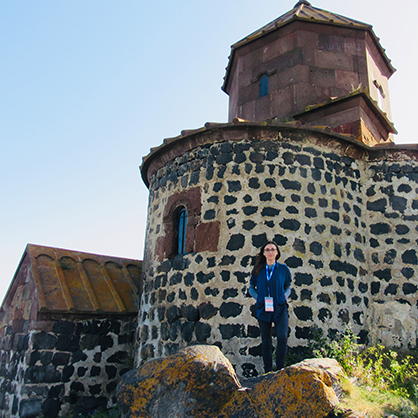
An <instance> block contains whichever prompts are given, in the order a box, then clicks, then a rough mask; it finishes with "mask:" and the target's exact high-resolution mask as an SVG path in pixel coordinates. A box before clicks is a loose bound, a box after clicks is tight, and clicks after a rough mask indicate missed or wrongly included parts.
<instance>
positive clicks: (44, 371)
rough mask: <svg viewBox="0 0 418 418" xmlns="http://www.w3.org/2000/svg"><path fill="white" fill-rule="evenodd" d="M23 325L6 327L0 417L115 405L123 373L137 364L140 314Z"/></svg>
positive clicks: (0, 342) (0, 343)
mask: <svg viewBox="0 0 418 418" xmlns="http://www.w3.org/2000/svg"><path fill="white" fill-rule="evenodd" d="M21 325H22V326H21V327H20V329H19V328H18V327H17V326H16V325H15V324H12V325H9V326H6V327H4V328H2V330H1V336H0V364H1V368H0V417H4V418H6V417H7V418H10V417H20V418H27V417H34V416H40V415H42V414H43V415H45V416H47V417H49V418H54V417H57V416H58V414H62V413H64V412H65V411H72V412H74V414H75V415H76V414H78V413H83V414H84V413H88V412H92V411H94V410H95V409H97V408H101V407H110V406H112V405H114V403H115V398H114V397H115V390H116V385H117V383H118V381H119V379H120V376H122V374H123V373H125V372H126V371H128V370H130V369H131V368H132V363H133V339H134V331H135V327H136V317H134V316H130V317H126V316H125V317H123V318H118V317H115V318H109V317H108V318H102V319H100V318H97V319H92V318H82V317H79V318H76V317H70V316H68V315H67V316H62V317H55V318H51V319H47V318H44V320H42V321H38V323H37V324H35V326H34V327H33V329H31V330H29V331H28V326H29V324H28V323H26V324H25V323H23V324H21ZM31 325H32V326H33V325H34V324H31ZM77 416H78V415H77Z"/></svg>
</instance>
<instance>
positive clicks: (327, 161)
mask: <svg viewBox="0 0 418 418" xmlns="http://www.w3.org/2000/svg"><path fill="white" fill-rule="evenodd" d="M241 125H242V126H237V127H231V125H229V126H226V125H224V126H225V127H224V128H219V127H217V129H210V127H209V128H208V129H206V130H201V131H199V132H197V133H185V135H183V137H179V138H177V139H175V140H170V142H169V143H168V142H166V143H165V144H164V145H163V146H162V147H160V149H158V153H156V152H155V151H154V153H155V157H154V160H153V154H152V153H151V155H150V156H149V157H148V160H146V164H147V166H146V167H145V168H146V169H147V170H148V171H149V172H148V173H145V175H147V174H148V179H149V182H150V187H149V188H150V200H149V213H148V223H147V237H146V244H145V257H144V270H143V271H144V292H143V295H142V302H141V311H140V322H139V328H138V340H139V352H138V363H140V362H141V361H143V360H146V359H148V358H152V357H156V356H161V355H163V356H164V355H168V354H170V353H172V352H173V351H175V350H176V349H177V348H179V347H184V346H186V345H189V344H193V343H209V344H215V345H218V346H219V347H220V348H221V349H222V352H223V353H225V354H226V355H227V357H228V358H229V359H230V360H231V362H232V364H233V365H234V366H235V367H236V369H237V373H238V374H239V375H245V376H251V375H256V374H257V373H260V372H261V370H262V369H261V358H260V336H259V331H258V326H257V321H256V320H255V318H254V316H253V308H252V305H253V300H252V299H251V298H250V297H249V295H248V293H247V289H248V283H249V278H250V272H251V268H252V263H253V257H254V256H255V254H256V253H257V249H258V248H259V247H260V246H261V245H263V244H264V243H265V242H266V240H270V239H274V240H275V241H276V242H277V243H278V245H279V246H280V248H281V252H282V257H281V259H280V261H281V262H284V263H286V264H287V265H288V266H289V267H290V269H291V272H292V276H293V291H292V294H291V301H290V328H291V331H290V338H289V345H290V346H291V347H293V348H296V347H299V346H305V345H306V344H307V342H308V340H309V338H310V335H311V330H312V327H313V326H319V327H321V328H323V329H324V330H325V331H326V332H327V333H328V334H329V335H330V336H332V335H334V334H335V333H336V332H337V331H341V330H344V327H345V326H348V325H351V326H352V327H353V330H354V332H355V333H356V334H358V335H359V337H360V339H361V341H362V342H377V341H384V342H391V345H397V346H403V347H405V346H407V345H415V336H416V324H417V311H416V309H417V308H416V304H417V297H416V292H415V291H416V285H417V281H416V279H415V277H416V275H415V273H416V270H417V256H416V251H415V246H416V242H417V241H416V240H417V238H418V232H417V219H418V205H417V202H418V200H417V176H418V164H417V162H416V158H417V153H416V151H410V152H404V153H401V152H395V151H391V150H390V149H389V148H388V149H387V150H386V151H381V152H379V153H378V152H373V151H372V149H371V148H368V147H366V146H364V145H362V144H360V143H356V142H355V141H352V140H349V139H345V138H344V137H343V136H341V135H337V134H331V133H326V132H325V131H320V130H315V129H312V130H306V129H287V128H283V127H282V128H280V127H277V128H273V127H263V126H262V125H257V124H250V123H248V124H241ZM244 125H245V126H244ZM264 125H265V124H264ZM380 149H382V148H380ZM165 150H167V153H166V154H165V153H164V152H165ZM150 161H151V162H150ZM149 167H151V168H152V170H151V169H150V168H149ZM151 171H152V172H151ZM143 175H144V171H143ZM145 178H147V177H146V176H145ZM192 189H193V190H197V191H198V193H197V192H193V193H192V194H193V195H194V196H199V199H200V201H199V202H198V203H197V202H189V203H188V204H189V207H193V208H199V211H200V213H196V211H195V212H194V213H193V222H192V223H190V224H188V232H187V234H188V237H187V240H188V242H189V253H188V254H186V255H184V256H175V257H170V256H168V254H167V253H165V252H164V250H163V248H162V246H161V245H160V243H161V240H164V239H166V237H167V235H170V234H171V233H172V231H170V230H168V228H169V227H170V226H169V223H167V221H166V218H165V215H164V214H165V213H168V212H170V210H171V209H172V208H171V205H173V202H172V201H173V199H172V196H182V199H180V202H179V204H182V205H184V206H186V207H187V205H186V204H185V195H186V192H187V191H190V190H192ZM186 200H187V199H186ZM168 206H170V207H168ZM215 223H219V227H218V228H217V230H218V231H219V234H218V236H217V237H216V242H215V243H213V242H212V243H211V248H210V250H203V251H201V250H199V249H201V247H202V245H201V243H200V241H201V239H200V238H199V234H198V230H199V228H200V227H201V225H208V224H215ZM211 238H213V237H212V236H211ZM389 302H390V303H389ZM388 306H390V308H389V310H387V307H388ZM383 307H385V308H383ZM382 308H383V309H382ZM395 311H396V315H394V316H393V313H394V312H395ZM377 327H378V328H377Z"/></svg>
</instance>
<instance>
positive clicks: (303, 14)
mask: <svg viewBox="0 0 418 418" xmlns="http://www.w3.org/2000/svg"><path fill="white" fill-rule="evenodd" d="M296 20H299V21H305V22H311V23H319V24H326V25H332V26H342V27H347V28H350V29H359V30H364V31H368V32H369V33H370V34H371V36H372V39H373V41H374V42H375V44H376V46H377V48H378V49H379V51H380V53H381V54H382V57H383V59H384V60H385V62H386V65H387V66H388V67H389V69H390V70H391V72H392V73H393V72H395V71H396V70H395V68H394V67H393V66H392V64H391V63H390V59H389V58H388V57H387V56H386V53H385V49H384V48H383V47H382V46H381V45H380V42H379V38H378V37H377V36H376V35H375V33H374V32H373V26H372V25H369V24H367V23H363V22H360V21H358V20H354V19H350V18H348V17H345V16H341V15H338V14H336V13H332V12H329V11H327V10H322V9H318V8H316V7H313V6H312V5H311V3H309V2H308V1H307V0H300V1H298V2H297V3H296V4H295V6H294V7H293V9H291V10H289V11H288V12H287V13H285V14H284V15H282V16H280V17H278V18H277V19H275V20H273V21H272V22H270V23H268V24H267V25H265V26H263V27H262V28H260V29H258V30H256V31H255V32H253V33H251V34H250V35H248V36H246V37H245V38H243V39H241V40H240V41H238V42H236V43H235V44H233V45H232V46H231V55H230V57H229V62H228V66H227V67H226V74H225V77H224V84H223V86H222V90H224V91H226V85H227V82H228V78H229V71H230V69H231V65H232V62H233V58H234V54H235V50H236V49H238V48H240V47H242V46H244V45H246V44H248V43H250V42H252V41H254V40H256V39H258V38H261V37H262V36H265V35H267V34H269V33H270V32H273V31H275V30H276V29H279V28H280V27H283V26H285V25H287V24H289V23H292V22H294V21H296Z"/></svg>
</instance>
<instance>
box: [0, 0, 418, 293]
mask: <svg viewBox="0 0 418 418" xmlns="http://www.w3.org/2000/svg"><path fill="white" fill-rule="evenodd" d="M296 2H297V0H291V1H287V0H282V1H280V0H259V1H257V2H255V1H249V0H240V1H238V0H228V1H226V2H225V1H219V0H212V1H196V0H194V1H191V0H182V1H179V2H173V1H165V0H163V1H161V0H157V1H155V2H145V1H143V0H121V1H115V0H113V1H109V0H71V1H69V0H60V1H56V0H37V1H35V0H3V1H2V2H0V57H1V59H0V145H1V148H0V198H1V205H0V238H1V239H0V300H2V299H3V296H4V294H5V292H6V290H7V288H8V286H9V283H10V282H11V280H12V278H13V275H14V272H15V270H16V268H17V266H18V264H19V261H20V258H21V256H22V254H23V251H24V249H25V246H26V244H28V243H32V244H39V245H46V246H54V247H60V248H67V249H73V250H79V251H85V252H92V253H98V254H107V255H114V256H120V257H126V258H138V259H142V256H143V243H144V229H145V222H146V211H147V201H148V194H147V189H146V187H145V186H144V184H143V182H142V180H141V177H140V173H139V166H140V164H141V161H142V157H143V156H145V155H146V154H148V152H149V149H150V148H151V147H154V146H157V145H159V144H161V142H162V140H163V139H164V138H166V137H173V136H177V135H179V134H180V131H181V130H182V129H191V128H198V127H201V126H203V125H204V124H205V123H206V122H208V121H211V122H226V121H227V117H228V97H227V96H226V94H225V93H223V92H222V91H221V89H220V87H221V85H222V82H223V76H224V74H225V67H226V65H227V62H228V61H227V59H228V55H229V52H230V45H231V44H233V43H235V42H237V41H238V40H240V39H242V38H243V37H245V36H246V35H248V34H249V33H251V32H253V31H254V30H256V29H258V28H259V27H261V26H263V25H264V24H266V23H268V22H270V21H271V20H273V19H275V18H277V17H278V16H280V15H282V14H283V13H285V12H286V11H288V10H290V9H291V8H292V7H293V6H294V4H295V3H296ZM311 3H312V5H313V6H315V7H318V8H322V9H326V10H330V11H333V12H335V13H339V14H342V15H345V16H348V17H351V18H354V19H357V20H360V21H363V22H366V23H370V24H372V25H373V27H374V31H375V33H376V34H377V36H378V37H380V38H381V43H382V45H383V47H384V48H385V49H386V52H387V55H388V56H389V58H390V59H391V60H392V64H393V65H394V66H395V67H396V68H397V69H398V71H397V72H396V73H395V75H394V76H393V77H392V78H391V80H390V97H391V103H392V117H393V120H394V123H395V126H396V128H397V130H398V131H399V135H397V136H396V137H395V142H397V143H418V138H417V137H416V133H415V132H416V130H415V129H414V123H413V121H414V119H415V118H416V116H415V106H414V105H413V103H414V102H415V100H416V98H417V97H418V83H417V82H416V75H415V73H416V68H417V66H418V59H417V57H416V55H417V54H416V50H417V47H416V45H418V31H415V30H413V29H414V28H415V26H416V16H417V15H418V4H417V2H413V1H409V2H406V3H405V2H403V3H402V4H399V7H400V9H399V12H398V11H397V10H396V9H394V4H393V2H392V1H390V2H389V0H367V2H366V1H364V0H361V1H360V0H351V1H350V2H347V1H343V0H339V1H336V0H333V1H331V0H316V1H315V0H314V1H312V2H311ZM395 6H396V4H395ZM411 104H412V106H411Z"/></svg>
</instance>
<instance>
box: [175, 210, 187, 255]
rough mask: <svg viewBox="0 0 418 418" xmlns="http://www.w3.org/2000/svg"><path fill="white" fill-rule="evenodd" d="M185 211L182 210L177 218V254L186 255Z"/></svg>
mask: <svg viewBox="0 0 418 418" xmlns="http://www.w3.org/2000/svg"><path fill="white" fill-rule="evenodd" d="M186 226H187V210H186V208H182V209H181V210H180V211H179V212H178V216H177V254H186Z"/></svg>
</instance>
